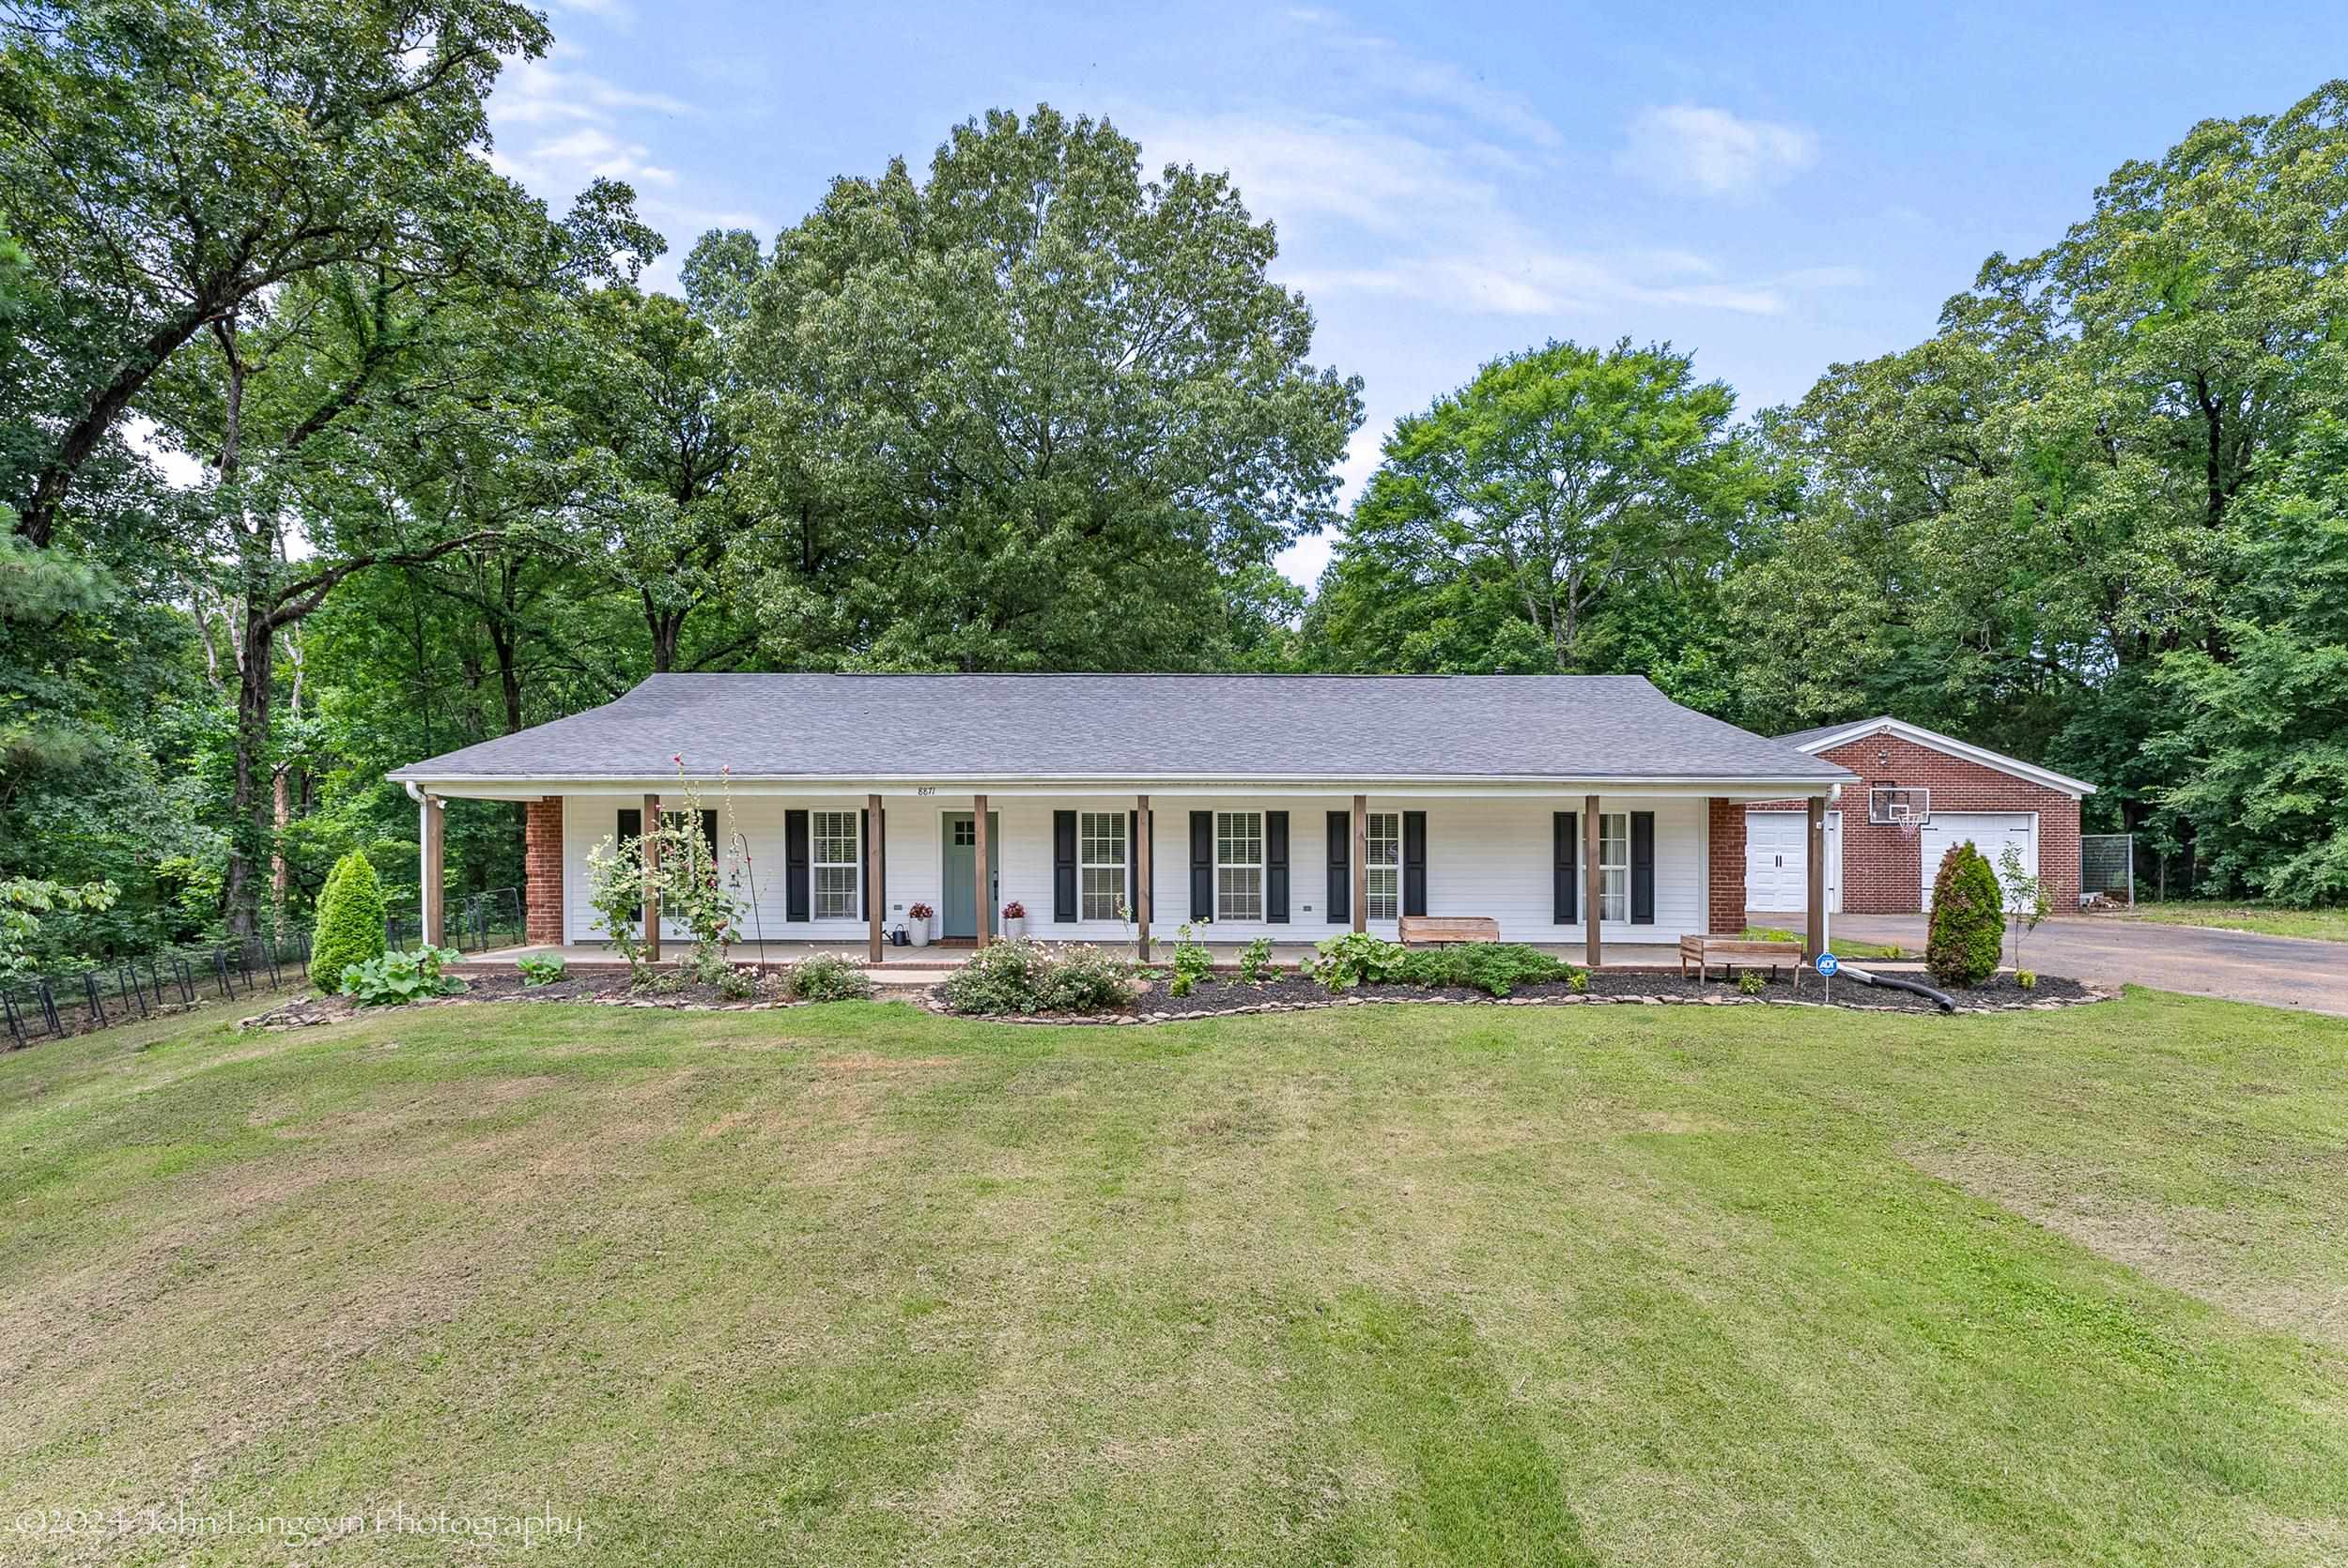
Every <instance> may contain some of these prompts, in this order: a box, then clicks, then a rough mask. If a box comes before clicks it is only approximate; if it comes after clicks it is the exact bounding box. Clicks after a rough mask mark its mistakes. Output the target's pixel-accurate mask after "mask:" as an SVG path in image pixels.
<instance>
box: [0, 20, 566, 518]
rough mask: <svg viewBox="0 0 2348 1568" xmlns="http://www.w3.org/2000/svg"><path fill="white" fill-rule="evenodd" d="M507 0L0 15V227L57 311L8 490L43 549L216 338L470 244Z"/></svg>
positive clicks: (518, 38) (525, 33) (541, 44)
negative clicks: (184, 361)
mask: <svg viewBox="0 0 2348 1568" xmlns="http://www.w3.org/2000/svg"><path fill="white" fill-rule="evenodd" d="M547 44H548V32H547V27H546V23H545V20H544V19H543V18H542V17H541V16H539V15H538V14H537V13H536V12H534V11H533V10H531V9H530V8H528V7H526V6H523V5H520V4H517V3H514V0H430V3H426V4H386V3H383V0H288V3H286V4H278V5H271V6H250V5H244V4H238V3H233V0H75V3H71V4H26V5H19V6H15V7H13V8H11V12H10V15H9V16H8V18H7V19H6V21H5V23H0V127H5V128H6V130H7V131H8V133H7V134H5V135H0V218H5V219H6V221H7V222H8V224H9V226H10V227H11V228H12V229H13V230H14V231H15V233H16V234H17V236H18V238H20V239H21V240H22V241H23V243H24V245H25V247H26V248H27V249H28V250H29V251H30V252H31V253H32V254H33V255H34V257H35V259H36V265H37V266H38V267H39V270H40V271H41V272H42V274H43V275H44V276H45V277H47V278H49V279H51V280H53V282H54V284H55V285H56V286H57V288H58V291H59V293H60V294H61V295H62V296H64V297H65V298H66V299H68V300H70V309H69V310H68V311H67V312H66V315H67V317H68V318H69V319H70V323H71V327H70V331H67V332H65V333H63V334H61V335H60V337H59V339H58V341H57V343H56V344H55V347H56V348H57V349H58V351H59V352H58V356H57V362H58V365H59V367H60V369H61V371H63V372H64V374H62V375H61V376H60V377H58V379H57V383H56V384H55V385H54V387H53V388H52V389H51V392H52V395H51V397H50V398H49V400H48V402H47V406H46V407H43V408H42V409H41V413H42V414H43V415H44V416H45V420H46V422H47V423H48V427H49V428H51V429H52V430H54V437H53V438H52V439H51V440H49V441H48V442H47V443H46V444H45V447H44V450H42V451H41V452H40V453H38V455H37V456H36V457H35V458H34V459H33V460H32V461H30V462H28V463H26V464H25V465H24V466H23V469H22V471H21V473H20V475H19V476H18V477H19V484H20V486H21V488H20V490H19V492H18V495H17V498H16V500H17V506H18V510H19V512H20V514H21V515H20V517H19V520H18V525H17V526H18V528H19V530H21V531H23V533H25V534H26V535H28V536H29V537H30V538H32V539H33V540H34V542H35V543H37V544H46V543H47V542H48V540H49V538H50V536H51V534H52V532H53V531H54V527H55V524H56V521H57V518H58V515H59V513H60V511H61V509H62V508H63V506H64V504H65V502H66V500H67V496H68V493H69V491H70V488H71V486H72V485H73V484H74V482H75V479H76V476H77V475H78V474H79V473H80V472H81V470H82V469H83V467H84V465H85V464H86V463H87V462H88V461H89V460H90V459H91V457H92V456H93V455H95V454H96V453H98V452H99V451H100V448H101V446H102V445H103V444H104V443H105V442H106V441H107V440H108V439H109V438H112V437H114V436H115V435H116V431H117V427H118V425H119V423H120V422H121V421H122V420H123V419H124V418H125V417H126V416H127V415H128V414H129V413H131V410H132V407H133V405H134V404H135V402H136V401H137V399H138V397H139V394H140V392H142V390H143V389H144V388H145V387H146V385H147V382H148V381H149V380H150V379H151V378H152V377H154V376H155V374H156V373H157V372H158V371H159V370H161V369H162V366H163V365H164V364H165V363H166V362H167V361H170V360H171V359H172V357H173V356H174V355H176V354H177V353H178V352H179V351H180V350H181V349H183V348H185V347H186V346H188V345H190V344H191V343H193V342H195V341H198V340H199V338H200V337H201V336H202V335H203V334H205V333H206V332H208V331H210V330H211V329H212V328H213V326H214V325H215V324H216V323H219V322H221V321H223V320H225V319H228V318H231V317H233V316H236V315H239V314H247V313H250V312H251V311H252V309H253V308H254V307H255V305H256V304H259V303H260V302H261V301H263V300H266V299H267V298H268V297H269V296H270V294H272V293H273V292H274V291H276V290H278V289H279V288H281V287H282V286H284V285H285V284H288V283H290V282H293V281H295V280H298V279H301V278H303V277H306V276H308V275H309V274H311V273H314V272H317V271H320V270H326V269H335V268H340V267H347V266H350V265H354V264H359V263H363V262H364V261H365V260H366V259H367V258H369V257H370V256H373V255H376V254H380V253H381V252H382V251H383V250H384V249H385V248H386V245H387V242H388V243H389V244H390V245H391V246H392V247H393V248H395V249H398V250H400V251H402V252H404V253H408V254H424V253H431V254H438V255H440V257H441V258H443V261H444V262H449V261H453V260H454V258H455V257H456V255H457V254H460V253H462V252H463V251H465V250H467V249H468V248H469V247H470V243H471V233H470V231H471V228H472V225H473V223H474V221H475V208H476V204H477V201H478V186H477V181H476V179H475V177H474V174H473V170H472V167H471V164H472V160H471V159H470V158H469V157H467V156H465V155H466V154H467V152H468V151H469V150H470V149H472V148H474V147H476V146H479V145H480V144H482V143H483V142H484V140H485V139H486V136H487V119H486V117H485V115H484V102H485V100H486V99H487V93H488V89H489V85H490V83H491V82H492V81H493V80H494V79H495V77H496V75H497V72H498V68H499V65H500V62H501V60H502V59H503V58H504V57H507V56H513V55H525V56H526V55H535V54H542V53H544V51H545V49H546V47H547Z"/></svg>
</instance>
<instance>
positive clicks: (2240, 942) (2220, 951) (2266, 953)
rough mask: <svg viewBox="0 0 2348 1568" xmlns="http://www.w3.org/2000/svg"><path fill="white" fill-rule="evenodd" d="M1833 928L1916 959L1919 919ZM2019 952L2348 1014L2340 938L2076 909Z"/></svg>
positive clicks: (1858, 918) (2137, 981) (2212, 992)
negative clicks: (2168, 922)
mask: <svg viewBox="0 0 2348 1568" xmlns="http://www.w3.org/2000/svg"><path fill="white" fill-rule="evenodd" d="M1772 918H1774V917H1772ZM1833 934H1834V935H1836V936H1845V937H1851V938H1854V939H1856V940H1858V941H1861V942H1896V943H1898V944H1899V945H1901V946H1903V947H1905V948H1907V949H1908V951H1909V952H1911V953H1914V954H1916V955H1917V956H1918V957H1920V958H1921V957H1922V956H1923V950H1924V917H1923V915H1836V916H1834V926H1833ZM2022 956H2023V958H2024V959H2026V960H2027V961H2029V963H2030V966H2031V968H2032V969H2037V970H2042V971H2044V972H2045V973H2047V974H2048V975H2068V976H2072V977H2073V978H2074V979H2080V980H2107V981H2126V982H2128V983H2131V984H2134V985H2141V986H2158V987H2159V988H2160V989H2161V990H2163V991H2184V992H2192V993H2194V994H2195V995H2197V996H2223V997H2227V998H2229V999H2231V1000H2232V1001H2236V1002H2261V1003H2264V1004H2265V1005H2267V1006H2269V1007H2304V1008H2306V1009H2307V1010H2308V1011H2309V1012H2319V1013H2338V1014H2340V1015H2341V1016H2343V1017H2348V942H2316V941H2311V940H2308V939H2305V938H2301V937H2294V936H2260V935H2257V934H2255V933H2253V932H2250V931H2221V930H2209V929H2207V928H2204V927H2200V926H2163V925H2155V924H2154V923H2153V922H2152V921H2149V920H2127V919H2123V918H2119V917H2116V916H2110V915H2071V916H2067V917H2065V918H2062V919H2056V920H2049V921H2047V923H2046V924H2045V925H2043V926H2041V927H2039V928H2038V930H2035V931H2033V932H2031V934H2030V935H2029V936H2027V937H2025V938H2023V940H2022Z"/></svg>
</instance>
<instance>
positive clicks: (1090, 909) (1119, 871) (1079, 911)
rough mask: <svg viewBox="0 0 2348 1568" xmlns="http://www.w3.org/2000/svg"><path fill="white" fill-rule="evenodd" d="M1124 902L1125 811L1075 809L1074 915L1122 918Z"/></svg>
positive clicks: (1088, 918)
mask: <svg viewBox="0 0 2348 1568" xmlns="http://www.w3.org/2000/svg"><path fill="white" fill-rule="evenodd" d="M1124 902H1125V813H1124V812H1122V811H1079V812H1077V813H1076V915H1077V917H1078V918H1079V919H1083V920H1118V919H1121V918H1123V905H1124Z"/></svg>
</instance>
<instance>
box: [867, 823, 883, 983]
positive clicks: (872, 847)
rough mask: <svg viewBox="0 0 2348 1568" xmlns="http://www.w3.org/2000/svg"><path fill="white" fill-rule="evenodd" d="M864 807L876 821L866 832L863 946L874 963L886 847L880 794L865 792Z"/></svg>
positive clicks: (878, 956)
mask: <svg viewBox="0 0 2348 1568" xmlns="http://www.w3.org/2000/svg"><path fill="white" fill-rule="evenodd" d="M864 810H865V813H866V815H865V819H864V820H865V821H866V822H871V823H872V824H873V828H872V831H871V832H870V833H869V834H867V835H866V836H865V837H866V838H867V840H868V842H867V843H866V845H865V850H866V853H865V856H864V860H865V865H864V910H865V931H864V950H865V956H866V957H868V958H869V959H871V960H872V961H873V962H874V963H878V962H880V961H881V855H882V853H883V852H884V849H885V847H886V846H885V840H884V839H883V838H882V837H881V835H882V823H881V797H880V796H878V795H867V796H865V797H864Z"/></svg>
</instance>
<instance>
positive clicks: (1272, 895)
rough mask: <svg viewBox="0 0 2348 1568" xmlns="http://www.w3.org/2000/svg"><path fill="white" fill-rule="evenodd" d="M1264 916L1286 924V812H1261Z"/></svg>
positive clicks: (1287, 860)
mask: <svg viewBox="0 0 2348 1568" xmlns="http://www.w3.org/2000/svg"><path fill="white" fill-rule="evenodd" d="M1263 917H1264V918H1265V919H1266V920H1272V921H1276V922H1278V923H1279V924H1281V925H1286V924H1288V918H1289V814H1288V813H1287V812H1285V811H1267V812H1265V813H1264V814H1263Z"/></svg>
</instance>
